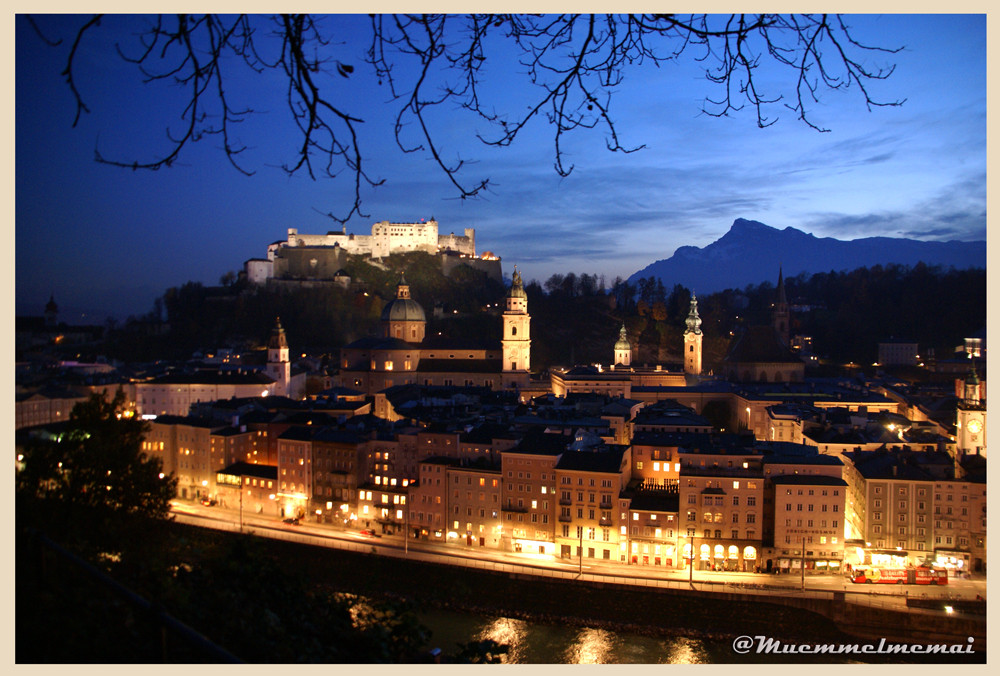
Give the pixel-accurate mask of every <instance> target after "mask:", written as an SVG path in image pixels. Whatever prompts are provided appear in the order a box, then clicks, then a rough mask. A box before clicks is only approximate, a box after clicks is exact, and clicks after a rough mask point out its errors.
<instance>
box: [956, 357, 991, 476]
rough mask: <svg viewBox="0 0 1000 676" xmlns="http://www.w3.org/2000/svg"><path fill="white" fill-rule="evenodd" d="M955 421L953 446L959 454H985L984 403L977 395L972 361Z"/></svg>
mask: <svg viewBox="0 0 1000 676" xmlns="http://www.w3.org/2000/svg"><path fill="white" fill-rule="evenodd" d="M962 389H963V392H962V397H961V398H960V399H959V401H958V407H957V411H956V421H955V447H956V450H957V452H958V454H959V455H968V454H974V455H982V456H984V457H985V456H986V404H985V403H984V402H983V401H982V400H981V399H980V397H979V390H980V383H979V374H977V373H976V364H975V362H973V364H972V368H971V369H970V370H969V374H968V375H967V376H966V377H965V382H964V383H963V388H962Z"/></svg>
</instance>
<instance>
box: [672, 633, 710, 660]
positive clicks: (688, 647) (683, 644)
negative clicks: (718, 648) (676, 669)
mask: <svg viewBox="0 0 1000 676" xmlns="http://www.w3.org/2000/svg"><path fill="white" fill-rule="evenodd" d="M663 647H664V650H663V653H664V655H665V657H666V659H665V660H664V661H665V662H667V663H668V664H706V663H707V662H709V655H708V651H707V650H705V644H704V642H702V641H698V640H695V639H693V638H687V637H684V636H678V637H677V638H673V639H670V640H669V641H667V642H666V643H664V646H663Z"/></svg>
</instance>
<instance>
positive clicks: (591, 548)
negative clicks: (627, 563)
mask: <svg viewBox="0 0 1000 676" xmlns="http://www.w3.org/2000/svg"><path fill="white" fill-rule="evenodd" d="M626 450H627V449H626V448H625V447H622V446H610V447H599V448H596V449H593V450H591V449H587V450H567V451H565V452H563V453H562V454H561V456H560V457H559V460H558V462H557V463H556V466H555V472H556V473H555V478H556V487H555V488H556V490H557V491H558V498H559V506H558V509H559V515H558V522H559V525H558V530H557V531H556V536H555V546H556V552H557V555H558V556H560V557H562V558H564V559H568V558H573V557H575V558H580V557H581V556H582V558H583V559H600V560H603V561H620V560H621V559H622V557H623V556H624V554H625V551H624V549H623V544H624V541H625V539H624V538H622V537H621V531H620V529H621V522H622V517H620V515H619V504H618V498H619V495H620V494H621V492H622V490H623V488H624V487H625V486H626V485H627V483H628V480H629V476H630V473H631V466H630V460H629V454H628V453H627V452H626ZM550 497H553V498H554V497H555V496H550ZM553 503H554V500H553Z"/></svg>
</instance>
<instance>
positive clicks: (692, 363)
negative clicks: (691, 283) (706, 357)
mask: <svg viewBox="0 0 1000 676" xmlns="http://www.w3.org/2000/svg"><path fill="white" fill-rule="evenodd" d="M684 324H685V326H686V328H685V329H684V373H686V374H688V375H692V376H700V375H701V340H702V338H703V337H704V336H703V335H702V332H701V317H699V316H698V297H697V296H696V295H694V294H693V293H692V294H691V310H690V311H689V312H688V316H687V319H685V320H684Z"/></svg>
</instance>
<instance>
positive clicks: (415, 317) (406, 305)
mask: <svg viewBox="0 0 1000 676" xmlns="http://www.w3.org/2000/svg"><path fill="white" fill-rule="evenodd" d="M382 321H383V322H426V321H427V317H426V316H425V315H424V309H423V308H422V307H420V303H418V302H417V301H415V300H413V299H412V298H410V285H409V284H407V283H406V277H405V276H403V275H400V276H399V283H398V284H397V285H396V299H395V300H393V301H392V302H391V303H389V304H388V305H386V306H385V307H384V308H382Z"/></svg>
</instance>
